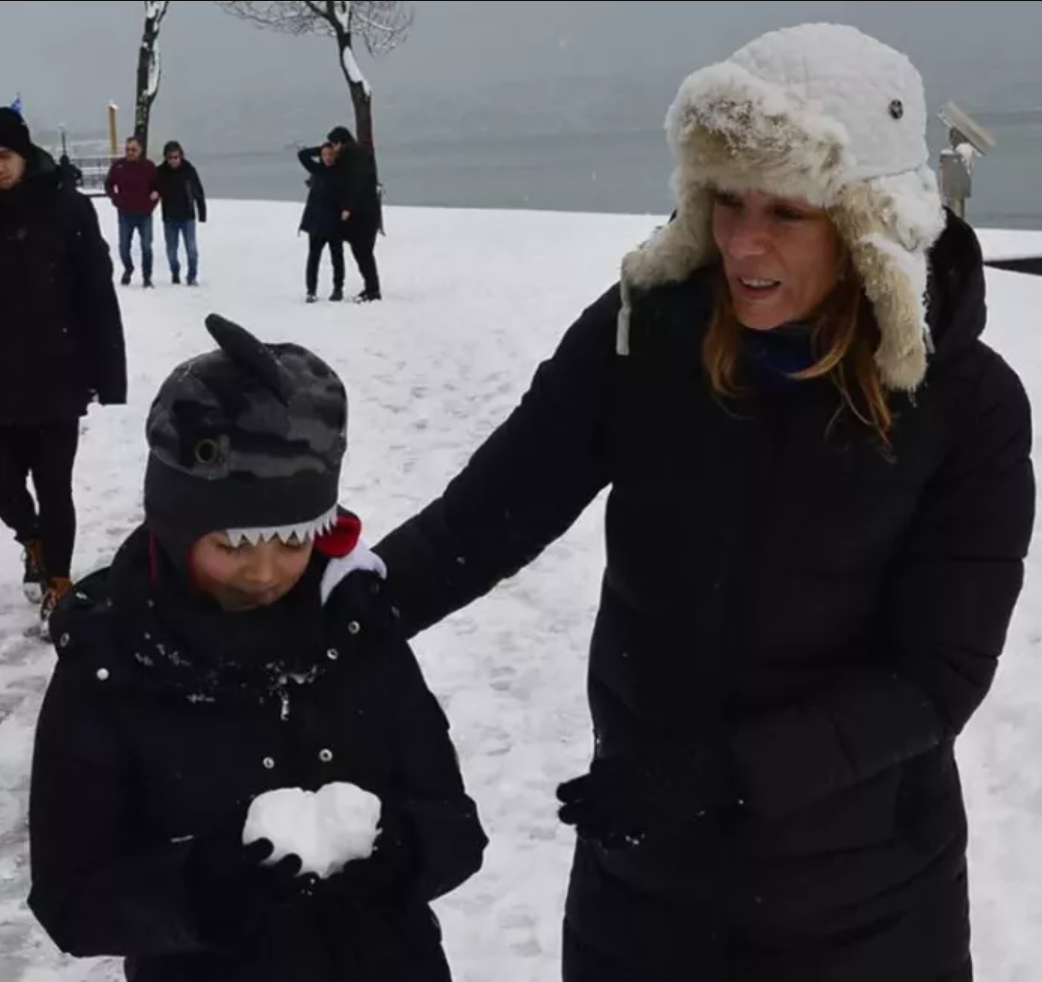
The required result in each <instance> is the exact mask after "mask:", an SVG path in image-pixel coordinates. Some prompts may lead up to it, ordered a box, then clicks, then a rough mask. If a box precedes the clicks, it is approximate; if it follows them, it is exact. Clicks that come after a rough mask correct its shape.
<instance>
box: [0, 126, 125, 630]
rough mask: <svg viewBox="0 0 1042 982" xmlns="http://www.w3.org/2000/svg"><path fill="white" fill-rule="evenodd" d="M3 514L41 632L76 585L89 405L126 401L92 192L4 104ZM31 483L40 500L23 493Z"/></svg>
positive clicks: (0, 263) (0, 249)
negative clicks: (80, 188) (78, 477)
mask: <svg viewBox="0 0 1042 982" xmlns="http://www.w3.org/2000/svg"><path fill="white" fill-rule="evenodd" d="M0 323H2V329H0V521H3V523H4V524H5V525H6V526H7V527H8V528H10V529H11V530H12V531H13V532H14V534H15V538H16V539H17V540H18V542H19V543H21V545H22V546H23V548H24V550H25V570H24V582H25V592H26V596H27V597H28V598H29V600H30V601H31V602H33V603H38V604H41V608H40V613H41V619H42V624H43V627H44V630H45V631H46V625H47V618H48V616H49V613H50V611H51V610H52V609H53V607H54V604H55V603H56V602H57V600H58V599H59V598H60V597H61V595H62V594H63V593H64V591H65V590H67V589H68V586H69V578H70V569H71V566H72V558H73V553H74V549H75V540H76V507H75V502H74V499H73V489H72V477H73V468H74V465H75V461H76V453H77V449H78V446H79V438H80V418H81V417H82V416H84V415H85V414H86V411H87V406H88V405H89V404H90V403H91V402H93V401H95V400H96V401H98V402H100V403H101V404H102V405H106V406H113V405H122V404H123V403H125V402H126V398H127V369H126V351H125V346H124V339H123V322H122V316H121V314H120V309H119V301H118V300H117V298H116V292H115V289H114V287H113V284H112V260H111V258H110V255H109V248H108V244H107V243H106V242H105V240H104V238H103V237H102V234H101V230H100V228H99V226H98V217H97V214H96V213H95V211H94V206H93V205H92V204H91V202H90V200H89V199H88V198H86V197H84V196H83V195H81V194H79V193H78V192H77V191H76V188H75V186H74V185H72V184H69V183H68V182H67V181H66V180H64V178H63V176H62V171H61V170H60V169H59V168H58V167H57V165H56V164H55V162H54V160H53V159H52V158H51V157H50V156H49V155H48V154H46V153H45V152H44V151H43V150H41V149H39V148H38V147H35V146H34V145H33V143H32V140H31V138H30V134H29V128H28V126H27V125H26V123H25V121H24V120H23V119H22V117H21V116H20V115H19V114H18V113H16V112H15V111H14V110H11V109H6V108H4V109H0ZM30 478H31V479H32V482H33V485H34V488H35V491H36V501H35V502H34V500H33V497H32V496H31V495H30V493H29V491H28V489H27V486H26V485H27V482H28V480H29V479H30Z"/></svg>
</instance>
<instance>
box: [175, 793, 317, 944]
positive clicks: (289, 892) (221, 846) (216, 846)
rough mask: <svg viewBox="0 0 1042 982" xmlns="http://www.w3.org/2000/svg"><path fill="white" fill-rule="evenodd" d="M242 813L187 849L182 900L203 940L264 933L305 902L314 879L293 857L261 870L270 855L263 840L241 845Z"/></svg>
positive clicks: (243, 811) (238, 811)
mask: <svg viewBox="0 0 1042 982" xmlns="http://www.w3.org/2000/svg"><path fill="white" fill-rule="evenodd" d="M245 822H246V809H245V808H240V809H237V810H236V811H235V813H234V814H233V815H231V816H230V817H229V818H228V820H227V821H226V822H225V823H224V824H223V825H221V826H220V827H219V828H218V829H216V830H214V832H212V833H210V834H208V835H204V836H200V837H199V838H197V839H196V840H195V842H194V843H193V844H192V846H191V849H190V851H189V854H188V859H187V861H186V864H185V876H186V885H187V890H188V896H189V898H190V900H191V902H192V905H193V908H194V910H195V912H196V914H197V916H198V920H199V924H200V929H201V930H202V932H203V933H204V934H205V935H206V936H207V937H209V938H215V939H216V938H227V937H229V936H233V937H241V936H243V935H247V934H252V933H256V932H258V931H264V930H265V929H266V928H267V926H268V925H270V924H271V923H272V921H273V919H278V918H279V917H280V915H281V914H282V913H284V912H285V911H286V910H287V909H289V908H291V907H294V906H297V905H299V904H301V903H306V902H307V901H308V900H309V899H310V898H311V897H312V896H313V895H314V892H315V886H316V883H317V877H315V876H313V875H308V876H301V875H300V871H301V867H302V865H303V863H302V862H301V859H300V857H299V856H293V855H291V856H286V857H284V858H283V859H281V860H279V862H277V863H274V864H273V865H268V866H266V865H264V863H265V862H266V861H267V860H268V859H269V858H270V857H271V855H272V853H273V852H274V851H275V849H274V846H273V845H272V844H271V842H270V841H268V840H267V839H258V840H257V841H256V842H252V843H250V844H249V845H243V842H242V830H243V827H244V825H245Z"/></svg>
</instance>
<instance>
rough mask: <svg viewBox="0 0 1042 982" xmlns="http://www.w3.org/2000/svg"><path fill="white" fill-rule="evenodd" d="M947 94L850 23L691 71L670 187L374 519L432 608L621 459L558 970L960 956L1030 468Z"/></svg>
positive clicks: (459, 600) (769, 974) (1026, 523)
mask: <svg viewBox="0 0 1042 982" xmlns="http://www.w3.org/2000/svg"><path fill="white" fill-rule="evenodd" d="M855 69H856V70H855ZM926 120H927V107H926V102H925V97H924V93H923V84H922V80H921V79H920V77H919V75H918V73H917V72H916V70H915V69H914V68H913V67H912V65H911V64H910V63H909V62H908V61H907V59H905V58H904V57H903V56H901V55H899V54H898V53H897V52H895V51H893V50H892V49H890V48H887V47H885V46H884V45H881V44H879V43H878V42H876V41H874V40H872V39H870V38H867V37H865V36H864V35H863V34H860V33H858V32H857V31H855V30H853V29H850V28H843V27H836V26H805V27H801V28H797V29H793V30H791V31H786V32H781V33H774V34H770V35H767V36H765V37H763V38H761V39H759V40H758V41H756V42H754V43H753V44H752V45H751V46H750V47H748V48H746V49H744V50H742V51H740V52H738V53H736V54H735V55H734V56H733V57H732V58H731V59H729V60H728V61H727V62H726V63H724V64H723V65H717V66H711V67H709V68H707V69H705V70H703V71H701V72H697V73H695V74H694V75H693V76H692V77H691V78H689V79H688V80H687V81H686V82H685V83H684V85H683V86H682V88H681V89H680V92H679V94H678V96H677V99H676V102H675V103H674V105H673V107H672V109H671V111H670V114H669V136H670V143H671V146H672V149H673V151H674V156H675V162H676V180H675V184H674V186H675V187H676V188H677V192H678V201H677V206H678V209H677V216H676V219H675V220H674V221H673V222H671V223H669V224H667V225H666V226H665V227H664V228H662V229H660V230H659V231H658V232H657V234H656V235H655V236H653V237H652V239H651V240H650V241H649V242H648V243H647V244H646V245H645V247H644V248H641V249H639V250H637V251H635V252H634V253H633V254H631V255H630V256H628V257H627V258H626V259H625V261H624V263H623V276H622V283H621V286H620V287H617V288H614V289H612V290H610V291H609V292H608V293H607V294H606V295H605V296H603V297H602V298H601V299H600V300H599V301H597V302H596V303H594V304H593V305H592V306H591V307H590V308H589V309H588V310H587V311H586V312H585V313H584V314H583V316H582V317H581V318H580V319H579V320H578V322H577V323H576V324H575V325H574V326H573V327H572V328H571V329H570V330H569V331H568V332H567V334H566V336H565V338H564V340H563V341H562V343H561V345H560V347H559V348H558V350H557V352H556V353H555V354H554V355H553V357H552V358H550V359H549V360H548V361H547V362H546V363H545V364H544V365H542V366H541V367H540V369H539V370H538V372H537V373H536V376H535V379H534V381H533V383H532V386H531V388H530V390H529V392H528V393H527V394H526V396H525V397H524V399H523V400H522V402H521V404H520V406H519V407H518V408H517V409H516V410H515V412H514V413H513V414H512V415H511V416H510V417H509V419H508V420H506V422H504V423H503V425H502V426H501V427H500V428H499V429H498V430H497V431H496V433H495V434H494V435H493V436H492V437H490V438H489V440H488V441H487V442H486V443H485V444H484V445H483V446H482V447H481V448H480V449H479V450H478V451H477V453H476V454H475V456H474V458H473V460H472V461H471V463H470V464H469V465H468V466H467V467H466V468H465V469H464V471H463V472H462V473H461V474H460V475H459V476H458V477H456V478H455V479H454V480H453V481H452V482H451V484H450V485H449V487H448V489H447V490H446V492H445V493H444V495H443V497H441V498H440V499H439V500H437V501H435V502H434V503H433V504H431V505H430V506H429V507H428V508H426V509H425V510H424V511H423V512H422V513H421V514H420V515H418V516H417V517H416V518H414V519H413V520H411V521H410V522H408V523H406V524H405V525H404V526H403V527H402V528H401V529H399V530H398V531H396V532H394V533H393V534H391V535H390V536H389V537H388V538H387V539H386V540H385V541H384V542H383V543H382V544H380V545H379V546H377V547H376V551H377V553H378V554H379V555H381V556H382V557H383V558H384V560H385V561H386V563H387V565H388V568H389V577H390V578H389V586H390V588H391V590H392V592H393V593H394V594H395V595H396V601H397V603H398V605H399V607H400V609H401V611H402V617H403V622H404V624H405V626H406V629H407V631H408V632H409V633H415V632H417V631H420V630H422V629H423V628H425V627H426V626H428V625H430V624H433V623H435V622H437V621H439V620H441V619H442V618H443V617H445V616H446V615H447V614H449V613H451V612H452V611H455V610H457V609H459V608H460V607H462V606H464V605H465V604H468V603H470V602H471V601H472V600H474V599H475V598H476V597H479V596H481V595H482V594H484V593H486V592H487V591H488V590H490V589H491V588H492V587H493V586H495V585H496V583H498V582H499V581H500V580H502V579H504V578H505V577H509V576H512V575H513V574H514V573H516V572H517V571H518V570H519V569H521V568H522V567H524V566H525V565H526V564H528V563H530V562H531V561H532V560H533V559H534V558H535V557H536V556H538V555H539V554H540V552H541V551H542V550H543V549H544V548H545V547H546V546H547V545H548V544H550V543H551V542H553V541H554V540H555V539H556V538H557V537H558V536H560V535H561V534H562V533H563V532H564V531H565V530H566V529H568V528H569V526H571V525H572V523H573V522H574V521H575V519H576V518H577V516H578V515H579V514H580V513H581V512H582V511H583V509H584V508H585V507H586V506H587V505H588V504H589V503H590V502H591V501H592V500H593V499H594V497H595V496H597V495H598V493H599V492H600V491H601V490H602V489H604V488H610V494H609V497H608V500H607V514H606V553H607V569H606V573H605V576H604V581H603V593H602V601H601V606H600V611H599V614H598V617H597V623H596V626H595V628H594V632H593V639H592V645H591V653H590V677H589V698H590V705H591V711H592V716H593V722H594V728H595V734H596V739H595V758H594V761H593V763H592V766H591V768H590V771H589V773H587V774H585V775H582V776H580V777H579V778H578V779H576V780H575V781H573V782H569V783H568V784H566V785H565V786H563V787H562V788H561V789H560V790H559V796H560V798H561V803H562V810H561V817H562V819H563V820H564V821H565V822H567V823H569V824H570V825H573V826H574V827H575V828H576V829H577V831H578V835H579V840H578V845H577V849H576V854H575V864H574V869H573V873H572V879H571V886H570V891H569V896H568V900H567V907H566V912H565V937H564V942H565V943H564V976H565V979H566V980H567V982H675V980H677V979H697V980H698V982H767V980H769V982H880V980H882V979H885V980H887V982H970V980H971V978H972V977H973V973H972V968H971V958H970V929H969V899H968V889H967V861H966V845H967V817H966V810H965V806H964V803H963V798H962V792H961V789H960V782H959V775H958V770H957V766H956V758H955V744H956V740H957V738H958V736H959V734H960V733H961V732H962V731H963V729H964V727H965V726H966V725H967V723H968V722H969V720H970V719H971V717H972V716H973V714H974V712H975V711H976V710H977V708H978V707H979V706H980V704H981V702H982V700H983V699H984V698H985V697H986V695H987V693H988V690H989V687H990V686H991V683H992V679H993V678H994V675H995V671H996V668H997V663H998V659H999V656H1000V653H1001V652H1002V649H1003V646H1004V644H1005V639H1006V632H1007V628H1008V625H1009V622H1010V617H1011V614H1012V612H1013V609H1014V606H1015V604H1016V602H1017V598H1018V596H1019V594H1020V590H1021V585H1022V578H1023V561H1024V557H1025V554H1026V552H1027V549H1028V546H1029V542H1030V539H1031V535H1032V529H1033V523H1034V517H1035V481H1034V475H1033V469H1032V463H1031V441H1032V433H1031V411H1030V407H1029V404H1028V399H1027V397H1026V394H1025V392H1024V390H1023V387H1022V386H1021V383H1020V381H1019V379H1018V378H1017V376H1016V374H1015V373H1014V372H1013V370H1012V369H1011V368H1010V367H1009V366H1008V365H1007V364H1006V363H1005V362H1004V361H1003V360H1002V358H1001V357H1000V356H999V355H998V354H996V353H995V352H994V351H993V350H991V349H990V348H989V347H988V346H986V345H985V344H984V343H983V342H982V340H981V333H982V331H983V330H984V327H985V322H986V305H985V281H984V270H983V264H982V260H981V252H980V247H979V244H978V242H977V239H976V237H975V236H974V234H973V232H972V231H971V229H970V228H969V227H968V226H967V225H965V224H964V223H963V222H961V221H960V220H958V219H957V218H955V217H954V216H952V215H950V214H949V215H947V216H946V215H945V212H944V211H943V209H942V206H941V201H940V196H939V194H938V190H937V182H936V180H935V178H934V175H933V174H932V173H931V172H930V171H929V169H928V162H929V152H928V148H927V144H926V138H925V136H926V134H925V129H926ZM927 289H928V293H927Z"/></svg>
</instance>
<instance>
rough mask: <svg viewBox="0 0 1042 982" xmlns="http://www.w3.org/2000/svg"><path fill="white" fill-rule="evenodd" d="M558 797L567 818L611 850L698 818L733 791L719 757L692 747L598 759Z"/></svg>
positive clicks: (560, 790)
mask: <svg viewBox="0 0 1042 982" xmlns="http://www.w3.org/2000/svg"><path fill="white" fill-rule="evenodd" d="M557 797H558V800H559V801H560V802H561V804H562V806H563V807H562V808H561V810H560V812H559V815H560V819H561V821H562V822H564V823H565V824H566V825H572V826H574V827H575V829H576V831H577V832H578V834H579V835H580V836H581V837H583V838H586V839H593V840H595V841H597V842H599V843H600V844H601V845H602V846H604V848H606V849H621V848H623V847H625V846H630V845H638V844H640V842H642V841H643V840H644V839H645V838H646V837H647V836H648V835H650V834H652V833H655V832H662V831H669V830H674V829H676V828H679V827H680V826H683V825H687V824H689V823H691V822H696V821H698V820H699V819H700V818H702V817H703V816H704V815H705V814H706V813H707V812H708V811H710V810H712V809H715V808H718V807H720V806H722V805H724V804H726V803H727V802H728V801H729V800H730V797H731V796H730V795H729V793H728V788H727V783H726V780H725V776H724V774H723V768H722V767H721V765H720V761H719V758H718V757H717V756H716V755H715V754H711V753H710V752H708V751H707V750H705V749H704V748H701V747H699V748H693V747H692V748H681V749H675V748H660V749H658V750H657V751H656V752H655V753H654V754H646V755H642V756H639V757H638V756H632V757H628V756H622V755H616V756H611V757H606V758H601V759H598V760H595V761H594V762H593V765H592V766H591V768H590V772H589V773H588V774H586V775H584V776H583V777H580V778H576V779H575V780H574V781H569V782H567V783H566V784H562V785H561V786H560V787H559V788H558V789H557Z"/></svg>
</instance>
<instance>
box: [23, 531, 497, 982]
mask: <svg viewBox="0 0 1042 982" xmlns="http://www.w3.org/2000/svg"><path fill="white" fill-rule="evenodd" d="M160 555H161V553H160ZM155 561H156V560H155V553H154V551H151V554H150V537H149V535H148V533H147V532H146V531H144V530H139V531H138V532H137V533H135V534H134V535H133V536H132V537H131V539H130V540H129V541H128V543H127V544H126V545H125V546H124V548H123V549H122V550H121V551H120V553H119V554H118V556H117V558H116V560H115V562H114V564H113V566H112V567H111V569H110V570H106V571H103V572H101V573H97V574H95V575H93V576H91V577H89V578H88V579H86V580H85V581H83V582H82V583H80V584H78V585H77V588H76V591H75V592H74V593H71V594H69V597H68V599H67V601H66V602H64V603H63V604H62V605H61V606H60V607H59V608H58V611H57V612H56V613H55V614H54V615H53V618H52V621H51V626H52V635H53V637H54V638H56V639H57V649H58V653H59V662H58V666H57V669H56V671H55V674H54V677H53V679H52V681H51V683H50V687H49V689H48V691H47V695H46V698H45V701H44V706H43V710H42V713H41V716H40V720H39V724H38V731H37V737H36V747H35V755H34V762H33V776H32V793H31V802H30V838H31V852H32V879H33V884H32V893H31V895H30V898H29V905H30V908H31V909H32V911H33V912H34V914H35V915H36V917H37V918H38V919H39V921H40V922H41V924H42V925H43V927H44V928H45V929H46V930H47V932H48V933H49V934H50V936H51V937H52V938H53V939H54V941H55V943H56V944H57V945H58V946H59V947H60V948H61V949H62V950H63V951H65V952H68V953H70V954H72V955H75V956H79V957H94V956H102V955H115V956H123V957H125V958H127V959H128V961H127V969H128V974H129V977H130V978H131V979H132V980H133V982H448V980H449V978H450V975H449V969H448V966H447V964H446V961H445V957H444V954H443V952H442V950H441V944H440V940H441V938H440V930H439V929H438V926H437V922H436V920H435V919H434V917H433V915H432V913H431V912H430V909H429V907H428V902H429V901H431V900H433V899H435V898H437V897H439V896H441V895H443V894H445V893H448V892H449V891H451V890H454V889H455V888H456V887H457V886H459V884H461V883H462V882H464V881H465V880H466V879H468V878H469V877H470V876H471V875H472V874H473V873H475V872H476V871H477V870H478V869H479V868H480V866H481V861H482V852H483V849H484V847H485V844H486V839H485V837H484V833H483V832H482V829H481V826H480V824H479V821H478V818H477V814H476V809H475V806H474V804H473V802H472V801H471V800H470V799H469V798H468V797H467V795H466V793H465V791H464V787H463V782H462V779H461V777H460V773H459V768H458V763H457V759H456V755H455V751H454V749H453V746H452V743H451V740H450V737H449V732H448V724H447V721H446V719H445V716H444V714H443V712H442V710H441V708H440V706H439V704H438V702H437V700H436V699H435V698H434V696H433V695H432V694H431V693H430V691H429V690H428V689H427V687H426V685H425V683H424V680H423V677H422V676H421V674H420V671H419V668H418V666H417V664H416V661H415V659H414V657H413V655H412V653H411V651H410V649H409V646H408V645H407V643H406V642H405V641H404V640H403V639H402V637H401V635H400V633H398V630H397V626H396V624H395V623H394V621H393V618H392V617H391V616H389V614H388V609H389V602H388V601H387V600H386V598H384V597H383V596H382V595H381V594H380V593H378V592H376V591H378V590H379V585H380V584H379V580H378V578H377V577H376V575H375V574H370V573H365V572H361V571H358V572H355V573H353V574H351V575H349V576H347V577H346V578H345V579H343V580H342V582H341V583H340V585H339V586H338V587H337V588H336V589H335V590H334V592H333V594H332V596H331V597H330V599H329V601H328V603H326V604H325V606H324V607H323V605H322V601H321V598H320V593H319V582H320V578H321V576H322V575H323V572H324V570H325V562H326V560H325V559H324V558H323V557H320V556H319V555H318V553H317V552H316V554H315V559H314V560H313V562H312V564H311V567H310V568H309V570H308V572H307V574H306V575H305V578H304V580H303V581H302V582H301V584H300V585H299V586H298V588H297V589H296V590H295V591H294V592H293V593H291V594H290V595H288V596H287V597H286V598H284V599H283V600H281V601H279V603H278V604H276V605H275V607H273V608H268V609H267V610H266V611H264V612H262V613H261V614H258V615H257V616H258V617H260V618H261V620H259V621H255V622H254V624H253V628H252V629H251V630H252V633H253V635H254V636H252V637H248V638H245V640H244V638H243V637H240V634H239V633H238V632H241V631H243V630H245V628H243V627H240V626H239V623H240V622H239V618H242V617H247V618H253V617H254V615H253V614H248V615H242V614H236V615H234V616H229V615H223V614H221V613H220V612H219V611H214V612H208V613H206V614H204V613H203V612H202V610H201V609H200V608H199V607H198V603H199V602H198V600H196V599H195V598H190V599H188V600H185V599H184V597H183V596H182V593H184V592H185V591H183V590H182V589H180V588H179V589H174V588H172V587H171V586H170V585H169V584H170V582H171V580H170V572H169V570H170V568H171V567H169V565H168V564H167V563H166V562H165V560H163V561H160V562H159V565H158V568H159V570H160V572H159V574H158V580H157V579H156V575H157V574H156V573H155V572H154V571H153V568H152V563H153V562H155ZM177 582H179V581H177ZM157 584H158V585H157ZM360 611H361V612H363V613H359V612H360ZM164 612H166V613H164ZM168 615H169V616H168ZM171 620H172V621H174V622H175V623H176V625H177V626H176V628H171V626H170V623H169V622H170V621H171ZM186 642H187V643H186ZM216 652H219V655H218V654H215V653H216ZM268 652H272V653H274V652H278V653H279V655H278V657H279V658H280V659H281V658H285V659H286V662H285V663H281V662H280V663H278V664H276V662H275V661H274V660H272V661H268V660H267V658H266V657H265V656H266V654H267V653H268ZM171 655H172V657H170V656H171ZM235 655H241V657H240V658H238V660H237V661H235V662H234V664H233V661H232V660H233V656H235ZM185 661H191V662H193V663H194V667H191V668H187V669H185V668H182V667H179V666H183V664H184V663H185ZM211 669H213V671H211ZM283 673H284V674H283ZM260 674H263V675H264V676H265V677H266V679H267V681H268V682H269V683H273V684H268V685H262V684H261V681H260V679H259V678H255V677H254V676H255V675H260ZM280 675H281V677H280ZM287 678H303V679H304V681H303V682H301V683H294V682H292V681H287ZM274 680H277V681H274ZM335 781H347V782H351V783H354V784H356V785H359V786H361V787H364V788H366V789H367V790H370V791H372V792H373V793H374V794H377V795H378V796H379V797H380V798H381V800H382V801H383V802H384V804H385V806H387V805H388V804H393V805H394V806H395V807H397V808H399V809H400V810H401V811H402V812H403V813H404V815H405V816H406V818H405V821H406V823H407V827H408V830H409V838H410V841H411V843H412V847H413V849H414V850H415V855H416V857H417V859H416V862H415V864H414V865H413V866H411V867H410V872H409V875H408V879H407V882H406V883H405V884H404V885H403V888H402V889H401V890H400V891H399V894H398V895H397V897H396V899H395V900H394V901H393V902H392V901H388V902H386V903H377V902H373V903H367V904H366V905H365V906H363V907H361V908H359V907H356V906H354V905H353V904H352V905H350V906H348V905H346V904H344V903H343V902H342V901H340V902H338V903H337V904H335V905H334V904H333V903H332V902H331V898H330V897H329V895H328V894H325V895H322V894H316V898H315V899H313V900H312V901H311V905H310V906H308V907H306V908H303V909H301V910H298V911H295V912H292V913H290V914H287V915H286V916H285V917H284V918H283V919H280V920H279V921H278V922H277V923H276V924H274V925H261V924H258V925H257V932H256V935H257V936H256V937H255V938H254V939H253V940H252V941H251V942H250V943H249V944H248V945H246V944H243V943H241V942H235V943H233V942H227V943H217V942H215V941H213V940H212V939H208V938H206V937H205V936H204V935H203V934H202V933H201V932H200V928H199V924H200V923H201V921H202V920H203V918H202V916H201V912H200V910H199V908H198V907H196V906H193V902H192V900H191V899H190V898H191V894H190V892H189V891H188V889H187V883H188V877H189V874H188V872H187V869H188V868H189V858H188V857H189V854H190V851H191V850H192V848H193V841H192V837H193V836H199V835H204V834H206V833H208V832H210V831H211V830H213V829H215V828H217V827H218V826H220V825H221V823H222V822H223V821H225V820H226V819H227V817H228V815H229V814H231V813H233V811H234V808H235V806H236V804H237V803H239V802H246V801H249V800H251V799H252V798H253V797H255V796H256V795H258V794H261V793H263V792H266V791H269V790H272V789H276V788H281V787H297V788H303V789H305V790H311V791H314V790H317V789H318V788H320V787H321V786H323V785H325V784H327V783H330V782H335Z"/></svg>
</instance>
